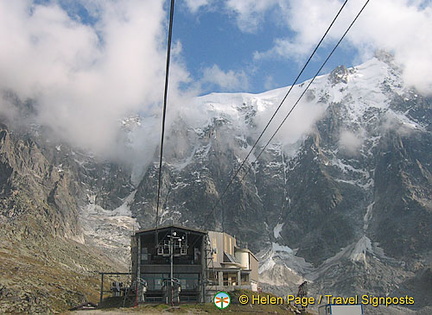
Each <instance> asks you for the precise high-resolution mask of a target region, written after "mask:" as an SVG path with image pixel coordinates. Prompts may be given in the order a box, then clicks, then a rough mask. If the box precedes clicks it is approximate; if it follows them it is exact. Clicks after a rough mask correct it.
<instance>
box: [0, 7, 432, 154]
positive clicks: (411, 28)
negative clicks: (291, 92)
mask: <svg viewBox="0 0 432 315" xmlns="http://www.w3.org/2000/svg"><path fill="white" fill-rule="evenodd" d="M364 3H365V1H364V0H350V1H348V4H347V5H346V7H345V8H344V10H343V11H342V13H341V16H340V18H339V19H338V21H337V22H336V23H335V25H334V27H333V28H332V30H331V31H330V33H329V35H328V37H327V38H326V39H325V40H324V42H323V46H322V48H321V49H320V50H318V52H317V54H316V56H315V57H314V59H313V62H312V63H311V65H310V68H308V70H307V71H306V72H305V74H304V76H302V77H301V79H300V82H301V81H305V80H307V79H310V78H311V77H312V76H313V74H315V72H316V71H317V69H318V67H319V66H320V65H321V63H322V62H323V60H324V59H325V58H326V57H327V54H328V52H329V51H330V50H331V49H332V48H333V46H334V45H335V43H336V42H337V41H338V40H339V38H340V36H341V34H342V33H343V32H344V31H345V30H346V28H347V26H348V25H349V23H351V21H352V20H353V18H354V16H355V15H356V14H357V12H358V11H359V10H360V8H361V7H362V6H363V5H364ZM341 5H342V1H340V0H176V1H175V14H174V26H173V47H172V63H171V70H170V82H169V86H170V90H169V102H170V103H175V104H187V103H188V100H190V98H191V97H194V96H197V95H205V94H209V93H212V92H250V93H260V92H263V91H266V90H270V89H273V88H278V87H283V86H288V85H291V84H292V83H293V80H294V78H295V77H296V76H297V74H298V72H299V70H300V69H301V67H302V66H303V64H304V63H305V61H306V60H307V58H308V57H309V55H310V53H311V52H312V50H313V48H314V47H315V45H316V44H317V43H318V41H319V39H320V38H321V36H322V35H323V34H324V32H325V29H326V28H327V27H328V25H329V24H330V22H331V20H332V19H333V17H334V16H335V14H336V12H337V11H338V10H339V8H340V7H341ZM168 10H169V1H166V0H165V1H162V0H14V1H10V0H0V43H1V49H0V91H1V92H2V94H3V95H5V94H4V93H5V92H13V94H14V95H15V96H16V97H15V98H10V97H9V98H7V97H4V96H3V97H2V98H1V99H0V114H3V116H8V117H9V118H10V119H11V120H13V119H20V112H19V110H18V109H17V107H16V104H15V103H16V100H17V99H18V100H19V101H21V102H25V101H28V100H31V101H32V104H33V107H34V111H33V114H32V115H34V118H35V120H36V121H37V122H38V123H39V124H41V125H46V126H49V127H50V128H51V129H52V130H53V131H54V132H55V133H56V134H57V135H59V136H60V137H62V138H65V139H69V140H70V141H71V142H72V143H73V144H78V145H80V146H82V147H90V148H92V149H93V150H94V151H100V152H104V151H107V150H109V149H110V148H112V146H113V140H112V139H116V137H118V126H119V119H121V118H122V117H127V116H130V115H134V114H140V115H142V116H146V115H148V116H151V115H159V114H160V108H161V104H162V97H163V83H164V75H165V60H166V59H165V57H166V44H167V28H168ZM431 29H432V2H431V1H430V0H429V1H421V0H371V1H370V2H369V4H368V5H367V7H366V8H365V10H364V12H363V13H362V15H361V16H360V18H359V20H358V21H357V22H356V24H355V25H354V27H353V28H352V30H351V31H350V32H349V34H348V36H347V37H346V39H345V40H344V41H343V42H342V44H341V46H340V47H339V48H338V49H337V51H336V53H335V55H334V56H333V57H332V59H331V60H330V61H329V64H328V65H327V66H326V67H325V68H324V70H323V73H326V72H330V71H331V70H332V69H333V68H335V67H336V66H338V65H341V64H343V65H346V66H353V65H358V64H360V63H361V62H363V61H365V60H367V59H370V58H371V57H372V56H373V55H374V52H375V51H376V50H378V49H383V50H386V51H389V52H391V53H393V54H394V56H395V60H396V61H397V62H398V63H399V64H400V65H401V67H402V68H403V74H404V78H405V81H406V83H407V84H408V85H412V86H414V87H416V88H417V89H418V90H419V91H420V92H421V93H424V94H431V93H432V76H431V75H430V73H432V58H430V56H431V53H432V36H430V30H431ZM9 94H10V93H9ZM14 100H15V101H14ZM14 102H15V103H14Z"/></svg>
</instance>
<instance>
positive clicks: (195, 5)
mask: <svg viewBox="0 0 432 315" xmlns="http://www.w3.org/2000/svg"><path fill="white" fill-rule="evenodd" d="M210 2H211V1H210V0H186V1H185V3H186V6H187V7H188V9H189V10H190V11H191V12H192V13H197V12H198V11H199V10H200V9H201V8H203V7H206V6H208V5H209V4H210Z"/></svg>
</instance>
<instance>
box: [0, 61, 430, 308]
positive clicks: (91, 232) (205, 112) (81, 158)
mask: <svg viewBox="0 0 432 315" xmlns="http://www.w3.org/2000/svg"><path fill="white" fill-rule="evenodd" d="M307 84H308V82H305V83H303V84H300V85H298V86H295V87H294V88H293V90H292V93H291V94H290V96H289V98H287V101H286V103H285V105H284V106H283V107H282V109H281V113H280V116H279V117H278V116H277V117H276V121H277V122H280V121H281V120H282V118H281V117H283V116H285V114H286V113H287V112H288V110H289V108H290V107H291V106H292V105H293V104H294V103H295V101H296V100H297V98H298V97H299V96H300V95H301V93H302V92H303V89H304V88H305V87H306V86H307ZM286 91H287V89H279V90H274V91H269V92H266V93H262V94H257V95H253V94H210V95H207V96H203V97H199V98H197V99H195V100H194V101H193V104H190V107H189V108H181V109H179V110H177V112H176V114H175V115H176V116H175V117H174V118H173V123H172V124H171V126H170V129H169V131H168V134H167V138H166V149H165V153H166V154H165V156H164V161H165V162H164V167H163V182H162V193H161V201H162V202H161V209H160V213H159V218H160V221H159V222H158V224H161V225H164V224H170V223H176V224H183V225H186V226H190V227H196V228H202V229H216V230H220V229H222V228H223V229H224V230H225V231H226V232H227V233H230V234H232V235H235V236H236V237H237V238H238V239H239V240H240V241H242V243H243V244H244V245H247V246H248V247H249V248H251V249H252V250H253V251H254V252H256V253H259V256H260V258H261V265H260V274H261V285H262V286H263V287H264V288H265V289H269V290H272V291H274V292H277V293H281V294H287V293H295V292H296V290H297V285H298V284H299V283H300V282H302V281H304V280H305V279H306V280H308V281H309V282H310V286H309V287H310V294H311V295H316V294H334V295H337V294H339V295H343V296H350V295H354V294H373V295H379V296H385V295H390V296H405V295H411V296H413V297H414V298H415V301H416V303H415V305H414V306H412V307H411V308H412V309H415V310H419V309H421V308H424V307H426V306H427V305H431V302H430V300H429V299H430V298H429V297H430V296H432V276H431V274H432V272H431V270H432V269H431V268H432V255H431V253H432V251H431V250H432V246H431V245H432V244H431V242H432V241H431V240H432V238H431V231H432V200H431V196H432V176H431V172H432V166H431V161H432V156H431V155H432V146H431V145H432V143H431V142H432V133H431V131H432V126H431V121H432V109H431V102H432V99H431V98H430V97H426V96H422V95H420V94H419V93H417V92H416V91H415V90H414V89H412V88H409V87H405V86H404V84H403V80H402V76H401V69H399V68H398V67H397V65H395V64H394V62H393V61H392V58H391V56H389V55H387V54H384V53H381V54H377V56H376V58H374V59H372V60H370V61H368V62H366V63H365V64H363V65H360V66H358V67H354V68H350V69H347V68H345V67H343V66H341V67H338V68H336V69H335V70H334V71H333V72H332V73H331V74H329V75H325V76H321V77H318V78H317V79H316V80H315V82H314V83H313V84H312V85H311V86H310V88H309V90H308V91H307V92H306V94H305V97H304V98H302V100H301V101H300V103H299V105H298V107H297V108H296V109H295V110H294V111H293V115H292V117H290V118H289V119H288V120H287V122H286V123H285V124H284V126H283V127H282V128H281V130H280V131H279V133H278V134H277V136H276V137H275V138H274V139H273V141H272V142H271V143H270V145H269V146H268V147H267V149H266V150H265V151H264V152H263V153H262V154H261V155H260V152H261V149H262V148H263V146H264V145H265V143H266V142H267V139H269V135H265V136H264V137H263V139H262V140H261V141H260V142H259V144H258V146H257V147H256V149H255V150H254V151H253V152H252V154H251V156H250V157H249V159H248V161H247V162H246V164H245V168H243V169H242V170H241V171H240V172H239V173H238V174H237V175H236V177H235V178H234V180H233V181H232V184H231V185H230V187H229V188H228V189H227V190H226V191H225V188H226V187H227V185H228V183H229V181H230V179H231V178H232V177H233V175H234V174H235V171H236V170H237V168H238V167H239V165H240V163H241V162H242V161H243V159H244V158H245V157H246V155H247V154H248V152H249V150H250V149H251V147H252V145H253V144H254V142H255V140H256V139H257V137H258V135H259V133H260V132H261V130H262V129H263V127H264V124H265V123H266V122H267V120H268V119H269V118H270V115H271V114H272V113H273V111H274V110H275V109H276V107H277V106H278V105H279V102H280V101H281V99H282V98H283V96H284V95H285V93H286ZM129 122H130V121H129ZM134 122H135V123H136V128H135V129H133V128H130V129H128V132H130V133H132V132H137V133H139V132H140V130H141V129H140V127H139V125H140V124H139V118H136V119H135V120H134ZM141 123H143V122H141ZM275 128H276V127H271V128H270V130H269V131H270V132H272V131H274V130H275ZM27 129H28V128H27ZM35 129H36V131H35V130H31V131H26V132H19V131H15V130H14V129H8V128H7V127H6V126H2V127H1V130H0V194H1V208H0V211H1V212H0V222H1V224H2V226H4V228H2V229H1V230H2V231H1V232H0V233H1V234H0V236H1V237H0V241H1V242H2V245H4V246H2V249H1V250H2V251H3V253H2V255H0V263H1V264H2V266H6V268H9V269H7V270H10V271H9V273H8V275H9V276H0V297H2V298H3V297H6V296H7V299H2V300H3V301H7V302H6V303H4V302H2V303H3V304H2V303H0V305H6V306H2V307H4V308H3V309H7V308H6V307H9V310H10V309H11V308H12V307H14V306H16V305H20V307H21V306H22V305H28V307H33V308H37V307H42V306H41V305H45V307H48V306H47V305H48V304H49V303H48V301H49V299H48V297H47V298H46V299H45V298H44V297H43V294H42V293H43V292H45V291H44V290H48V291H49V290H58V291H59V292H60V291H61V292H69V293H68V294H70V295H71V296H73V297H70V298H69V297H68V298H67V299H66V298H65V299H63V298H62V299H59V300H62V302H60V301H58V303H59V305H60V304H61V303H63V304H61V306H57V309H58V308H61V307H63V308H64V307H65V305H70V304H72V302H71V301H73V302H75V301H77V300H79V299H83V298H84V297H83V294H84V293H82V292H87V293H85V294H86V297H88V296H91V294H90V293H88V292H90V291H91V290H90V287H91V288H92V289H94V292H95V293H96V294H97V289H95V288H94V285H96V280H95V279H97V277H95V275H94V274H91V272H90V271H94V270H101V269H104V268H105V270H107V269H109V270H113V269H116V270H119V269H120V268H125V269H127V266H128V259H129V256H128V244H129V235H130V233H131V232H132V231H133V230H134V229H137V228H151V227H154V225H155V224H156V221H155V220H156V193H157V191H156V187H157V178H158V173H157V172H158V169H157V165H158V164H157V162H156V161H157V153H155V154H154V157H153V159H151V158H148V157H146V160H147V161H152V160H153V161H154V162H150V164H148V163H147V164H145V165H144V166H143V165H141V167H136V166H133V165H130V164H129V166H125V165H124V164H121V163H115V162H107V161H101V160H100V159H97V158H95V157H91V156H90V155H89V154H85V153H83V152H80V151H79V150H77V149H73V148H71V147H70V146H68V145H66V144H64V143H61V142H60V141H58V140H55V139H53V138H52V137H51V138H50V136H48V135H49V132H45V131H44V129H43V127H40V126H38V127H37V128H36V127H35ZM141 131H142V130H141ZM148 152H151V154H153V152H157V148H155V147H154V148H152V149H151V150H148ZM137 169H140V170H141V171H140V172H138V173H137V171H136V170H137ZM220 197H221V199H220V202H219V203H218V204H216V202H217V201H218V200H219V198H220ZM101 255H102V256H101ZM8 257H10V258H8ZM22 257H25V260H23V259H22ZM66 257H67V258H66ZM99 257H110V259H108V258H104V259H98V258H99ZM18 260H20V261H21V263H22V264H25V265H24V266H23V267H22V268H23V273H22V274H20V273H17V272H14V271H13V270H12V268H13V267H12V265H11V264H10V263H9V262H10V261H18ZM39 266H45V267H44V268H47V267H46V266H51V267H50V268H52V269H51V270H53V272H51V273H49V272H47V273H46V274H50V277H52V278H53V279H51V278H50V279H49V280H48V279H45V278H40V279H39V278H37V277H24V270H26V272H27V270H34V272H35V273H36V274H38V273H37V272H40V270H42V269H43V268H42V267H39ZM26 268H27V269H26ZM36 270H39V271H37V272H36ZM32 272H33V271H32ZM85 277H87V278H85ZM24 278H25V279H26V281H27V282H28V283H27V282H26V285H23V286H21V285H14V284H13V283H17V281H16V280H17V279H19V281H21V283H22V280H21V279H24ZM57 278H58V279H57ZM35 279H39V280H35ZM54 279H57V280H54ZM68 279H76V281H75V280H70V281H69V280H68ZM78 279H89V280H88V281H87V283H86V285H84V284H83V283H82V282H80V283H78V282H79V281H78ZM68 281H69V282H68ZM92 281H93V282H92ZM92 285H93V287H92ZM59 286H60V287H59ZM24 288H25V289H24ZM41 288H43V289H41ZM71 288H73V289H71ZM48 291H47V292H48ZM5 292H6V293H5ZM41 292H42V293H41ZM78 292H81V295H80V296H78V295H79V294H78ZM26 294H27V295H26ZM41 294H42V295H41ZM65 294H66V293H65ZM74 294H75V296H74ZM26 296H29V297H28V298H27V297H26ZM41 296H42V297H41ZM26 299H30V301H29V302H26ZM41 300H43V301H45V302H43V303H42V302H41ZM66 301H68V302H66ZM14 303H15V304H14ZM44 303H45V304H44ZM26 307H27V306H26ZM42 308H43V307H42ZM0 310H2V309H1V308H0ZM387 310H388V309H387ZM404 311H406V310H404Z"/></svg>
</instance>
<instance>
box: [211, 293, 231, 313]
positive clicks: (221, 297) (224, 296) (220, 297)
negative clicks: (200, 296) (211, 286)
mask: <svg viewBox="0 0 432 315" xmlns="http://www.w3.org/2000/svg"><path fill="white" fill-rule="evenodd" d="M213 303H214V305H216V307H217V308H218V309H221V310H223V309H225V308H227V307H228V306H229V305H230V303H231V297H230V296H229V294H228V293H226V292H223V291H220V292H218V293H216V294H215V296H214V298H213Z"/></svg>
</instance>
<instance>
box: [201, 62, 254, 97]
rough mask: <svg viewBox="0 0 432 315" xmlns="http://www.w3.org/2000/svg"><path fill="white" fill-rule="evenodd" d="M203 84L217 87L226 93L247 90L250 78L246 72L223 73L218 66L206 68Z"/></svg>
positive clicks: (231, 71)
mask: <svg viewBox="0 0 432 315" xmlns="http://www.w3.org/2000/svg"><path fill="white" fill-rule="evenodd" d="M201 81H202V82H203V84H211V85H216V86H218V87H221V88H223V89H224V90H226V91H235V90H245V89H247V88H248V85H249V83H248V77H247V75H246V73H245V72H244V71H239V72H235V71H233V70H229V71H226V72H225V71H223V70H222V69H220V68H219V66H218V65H213V66H212V67H209V68H205V69H204V71H203V77H202V79H201Z"/></svg>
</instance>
